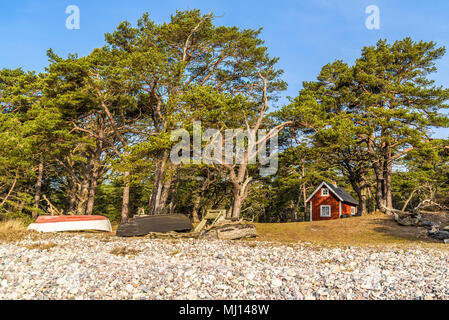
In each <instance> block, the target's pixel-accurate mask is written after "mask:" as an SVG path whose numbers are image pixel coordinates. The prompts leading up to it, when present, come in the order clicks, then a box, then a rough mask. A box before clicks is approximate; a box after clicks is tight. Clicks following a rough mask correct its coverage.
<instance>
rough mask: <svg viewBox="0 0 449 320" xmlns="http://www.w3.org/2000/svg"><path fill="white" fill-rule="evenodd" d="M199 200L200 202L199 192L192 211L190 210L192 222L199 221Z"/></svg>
mask: <svg viewBox="0 0 449 320" xmlns="http://www.w3.org/2000/svg"><path fill="white" fill-rule="evenodd" d="M200 202H201V194H199V195H197V197H196V199H195V202H194V203H193V211H192V218H193V222H200V217H199V215H198V209H199V207H200Z"/></svg>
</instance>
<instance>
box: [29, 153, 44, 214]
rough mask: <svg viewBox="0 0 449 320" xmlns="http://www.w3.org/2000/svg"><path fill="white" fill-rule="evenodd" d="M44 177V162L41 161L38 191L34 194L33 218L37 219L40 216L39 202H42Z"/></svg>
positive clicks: (37, 183)
mask: <svg viewBox="0 0 449 320" xmlns="http://www.w3.org/2000/svg"><path fill="white" fill-rule="evenodd" d="M43 177H44V163H43V162H41V163H39V168H38V174H37V181H36V193H35V195H34V209H36V210H35V211H33V215H32V217H33V219H36V218H37V216H38V211H37V210H38V209H39V203H40V202H41V192H42V180H43Z"/></svg>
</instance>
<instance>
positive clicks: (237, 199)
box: [231, 190, 243, 219]
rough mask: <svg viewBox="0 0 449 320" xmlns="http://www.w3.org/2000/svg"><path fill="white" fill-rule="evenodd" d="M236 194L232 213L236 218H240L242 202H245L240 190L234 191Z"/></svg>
mask: <svg viewBox="0 0 449 320" xmlns="http://www.w3.org/2000/svg"><path fill="white" fill-rule="evenodd" d="M233 195H234V199H233V202H232V214H231V217H232V218H235V219H239V218H240V211H241V210H242V203H243V199H242V196H241V194H240V190H235V191H234V192H233Z"/></svg>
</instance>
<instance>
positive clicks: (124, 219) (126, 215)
mask: <svg viewBox="0 0 449 320" xmlns="http://www.w3.org/2000/svg"><path fill="white" fill-rule="evenodd" d="M129 175H130V173H129V171H126V172H125V173H124V174H123V199H122V220H121V222H122V223H126V222H128V218H129V189H130V188H129Z"/></svg>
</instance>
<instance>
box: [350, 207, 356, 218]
mask: <svg viewBox="0 0 449 320" xmlns="http://www.w3.org/2000/svg"><path fill="white" fill-rule="evenodd" d="M356 213H357V209H356V208H355V207H351V214H352V215H353V216H355V214H356Z"/></svg>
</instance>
